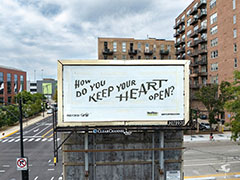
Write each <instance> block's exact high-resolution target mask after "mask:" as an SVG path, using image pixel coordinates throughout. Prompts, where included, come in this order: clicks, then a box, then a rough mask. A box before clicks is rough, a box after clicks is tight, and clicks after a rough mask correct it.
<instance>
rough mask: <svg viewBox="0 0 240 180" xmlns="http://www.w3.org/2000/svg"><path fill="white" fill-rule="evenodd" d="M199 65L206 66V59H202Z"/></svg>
mask: <svg viewBox="0 0 240 180" xmlns="http://www.w3.org/2000/svg"><path fill="white" fill-rule="evenodd" d="M199 64H200V65H207V60H206V59H204V60H203V59H202V60H201V61H199Z"/></svg>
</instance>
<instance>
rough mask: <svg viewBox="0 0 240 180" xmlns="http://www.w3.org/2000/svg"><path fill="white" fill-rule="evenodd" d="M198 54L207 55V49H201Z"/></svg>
mask: <svg viewBox="0 0 240 180" xmlns="http://www.w3.org/2000/svg"><path fill="white" fill-rule="evenodd" d="M199 54H207V49H201V50H200V51H199Z"/></svg>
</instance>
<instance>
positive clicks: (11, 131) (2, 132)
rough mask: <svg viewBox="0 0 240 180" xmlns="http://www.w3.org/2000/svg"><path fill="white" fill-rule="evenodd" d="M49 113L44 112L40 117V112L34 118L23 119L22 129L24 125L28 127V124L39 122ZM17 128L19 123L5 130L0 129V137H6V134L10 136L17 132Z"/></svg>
mask: <svg viewBox="0 0 240 180" xmlns="http://www.w3.org/2000/svg"><path fill="white" fill-rule="evenodd" d="M51 115H52V114H47V113H44V117H42V114H40V115H39V116H36V117H35V118H32V119H29V120H27V121H24V122H23V129H24V128H25V127H28V126H30V125H32V124H34V123H36V122H39V121H41V120H43V119H44V118H46V117H49V116H51ZM19 129H20V127H19V124H17V125H14V126H11V127H8V128H7V129H5V130H0V139H3V138H6V137H8V136H11V135H12V134H15V133H17V132H18V131H19Z"/></svg>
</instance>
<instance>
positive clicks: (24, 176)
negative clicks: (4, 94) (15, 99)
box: [19, 97, 29, 180]
mask: <svg viewBox="0 0 240 180" xmlns="http://www.w3.org/2000/svg"><path fill="white" fill-rule="evenodd" d="M19 111H20V117H19V124H20V154H21V158H24V147H23V113H22V99H21V97H20V98H19ZM22 180H29V174H28V169H27V170H22Z"/></svg>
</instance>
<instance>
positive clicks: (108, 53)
mask: <svg viewBox="0 0 240 180" xmlns="http://www.w3.org/2000/svg"><path fill="white" fill-rule="evenodd" d="M102 54H103V55H113V51H111V50H110V49H104V50H103V51H102Z"/></svg>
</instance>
